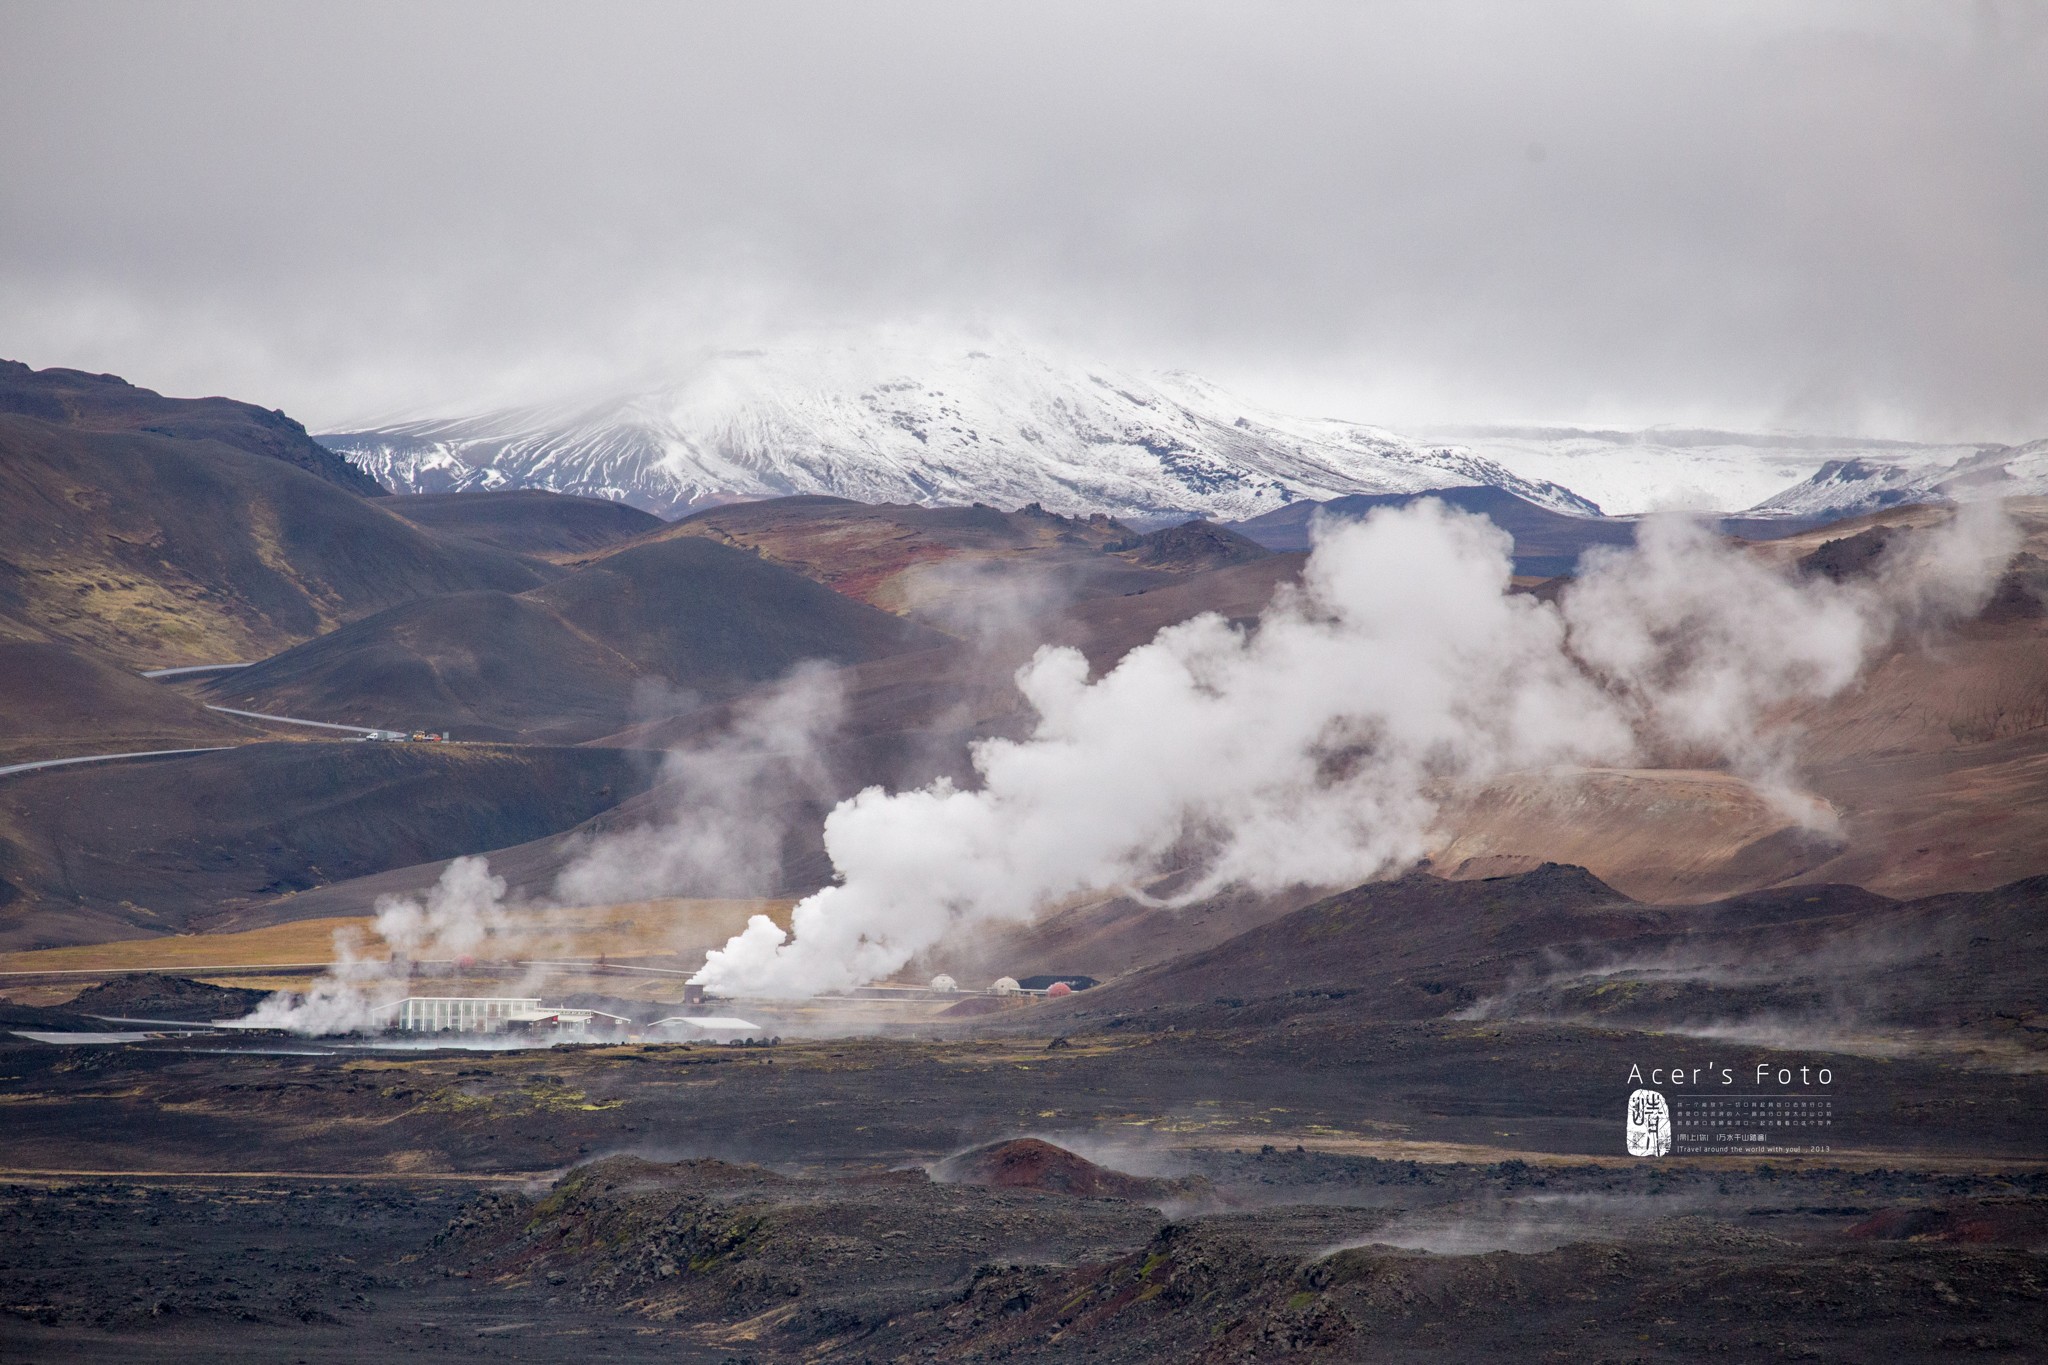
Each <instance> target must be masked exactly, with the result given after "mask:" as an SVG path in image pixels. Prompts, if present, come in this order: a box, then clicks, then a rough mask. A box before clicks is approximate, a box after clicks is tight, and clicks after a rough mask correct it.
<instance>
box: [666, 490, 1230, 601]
mask: <svg viewBox="0 0 2048 1365" xmlns="http://www.w3.org/2000/svg"><path fill="white" fill-rule="evenodd" d="M677 536H703V537H707V538H709V539H712V540H717V541H722V542H724V543H725V544H728V545H737V546H742V547H744V548H746V549H748V550H752V551H754V552H755V553H757V554H759V555H760V556H761V557H762V558H764V559H768V560H771V561H773V562H775V563H778V564H784V565H787V566H788V567H789V568H792V569H794V570H796V571H797V572H798V573H801V574H803V575H805V576H806V577H808V578H811V579H814V580H816V581H817V582H820V583H823V584H825V585H826V586H827V587H830V588H833V589H835V590H836V591H839V592H842V593H845V594H846V595H847V596H849V597H854V598H858V599H859V600H861V601H863V602H869V603H872V604H874V605H875V606H879V607H883V608H886V609H888V610H890V611H898V612H910V613H912V614H917V615H922V616H926V617H930V618H933V619H936V620H942V621H943V620H947V619H951V618H957V617H959V616H962V615H973V614H976V613H978V612H981V611H983V610H985V609H986V604H985V603H984V602H982V601H981V598H982V597H983V596H986V595H987V594H986V592H982V593H978V592H977V591H976V590H977V588H979V589H984V590H986V589H990V588H993V587H995V586H997V585H1001V587H1002V588H1003V589H1004V590H1006V591H1008V592H1010V593H1011V595H1013V596H1015V597H1021V598H1023V599H1025V600H1027V601H1035V602H1040V603H1043V602H1063V601H1067V600H1071V599H1074V598H1087V597H1102V596H1121V595H1124V594H1128V593H1135V592H1144V591H1146V590H1148V589H1151V588H1156V587H1159V586H1162V585H1164V584H1166V583H1170V582H1172V581H1173V580H1174V578H1175V577H1176V576H1178V575H1182V574H1188V573H1199V572H1202V571H1204V570H1207V569H1215V568H1221V567H1224V566H1226V565H1229V564H1237V563H1242V562H1245V561H1246V560H1251V559H1257V558H1260V557H1262V556H1263V554H1264V553H1265V552H1264V551H1263V549H1262V548H1261V547H1259V546H1258V545H1256V544H1254V543H1252V542H1250V541H1248V540H1246V539H1245V538H1243V537H1241V536H1238V535H1236V534H1234V533H1232V532H1230V531H1228V530H1226V529H1224V528H1222V527H1216V526H1211V525H1210V524H1209V523H1207V522H1200V521H1197V522H1190V523H1187V524H1186V525H1184V526H1179V527H1171V528H1166V529H1163V530H1160V531H1155V532H1151V533H1149V534H1146V535H1140V534H1138V533H1137V532H1135V531H1132V530H1131V529H1130V528H1128V527H1126V526H1124V525H1123V524H1122V523H1120V522H1117V521H1114V520H1112V519H1111V518H1109V517H1105V516H1102V515H1101V514H1099V513H1098V514H1096V515H1094V516H1089V517H1067V516H1061V515H1060V514H1058V513H1056V512H1047V511H1045V510H1044V509H1043V508H1041V507H1039V506H1038V505H1036V504H1035V503H1034V504H1032V505H1029V506H1026V507H1023V508H1021V509H1019V510H1017V511H1015V512H1002V511H998V510H997V509H995V508H993V507H987V506H983V505H981V504H979V503H977V504H975V505H974V506H972V507H908V506H879V507H876V506H868V505H866V504H863V503H857V502H850V501H848V500H846V499H845V498H831V497H791V498H775V499H771V500H769V501H766V502H754V503H739V504H735V505H732V506H728V507H715V508H712V509H710V510H709V511H705V512H699V513H697V514H695V515H694V516H689V517H685V518H684V519H683V520H681V521H679V522H676V523H674V525H672V526H668V527H664V528H662V529H660V530H658V531H654V532H651V533H650V538H653V539H670V538H673V537H677ZM1020 583H1024V584H1026V585H1027V586H1025V587H1024V588H1022V589H1021V590H1019V587H1018V585H1019V584H1020Z"/></svg>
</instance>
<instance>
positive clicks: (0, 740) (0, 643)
mask: <svg viewBox="0 0 2048 1365" xmlns="http://www.w3.org/2000/svg"><path fill="white" fill-rule="evenodd" d="M254 738H256V731H255V730H254V729H253V728H252V727H251V726H249V725H247V724H245V723H243V722H241V721H238V720H236V719H234V718H233V717H232V716H224V715H221V714H220V713H218V712H216V711H209V710H207V709H206V708H205V707H204V706H202V705H200V704H199V703H198V702H196V701H194V700H192V699H191V698H190V697H187V696H185V695H183V694H182V693H179V692H175V691H173V690H171V689H170V688H168V687H165V686H163V685H162V684H160V683H154V682H150V681H149V680H147V679H145V678H140V677H137V676H136V675H135V674H134V673H133V672H131V671H130V670H128V669H125V668H121V667H119V666H117V665H116V664H114V663H113V662H111V661H110V660H108V659H106V658H104V657H103V656H101V655H99V654H96V653H94V652H93V651H91V650H86V649H80V648H76V647H73V646H69V645H61V644H56V643H53V642H46V641H35V640H9V639H4V638H0V765H6V764H9V763H27V762H35V761H39V760H41V759H46V758H69V757H71V756H73V755H76V754H100V753H110V752H118V753H138V752H142V751H145V750H151V749H183V748H197V747H200V746H202V745H209V744H237V743H241V742H244V741H246V740H250V739H254Z"/></svg>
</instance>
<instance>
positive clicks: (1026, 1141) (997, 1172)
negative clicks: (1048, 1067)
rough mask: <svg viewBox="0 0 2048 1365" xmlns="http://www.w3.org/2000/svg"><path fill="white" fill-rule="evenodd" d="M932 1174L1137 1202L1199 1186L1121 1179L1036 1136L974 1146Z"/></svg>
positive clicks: (1189, 1191) (1001, 1186) (976, 1182)
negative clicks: (984, 1145)
mask: <svg viewBox="0 0 2048 1365" xmlns="http://www.w3.org/2000/svg"><path fill="white" fill-rule="evenodd" d="M932 1174H933V1175H934V1176H935V1177H937V1178H938V1179H940V1180H944V1181H949V1182H952V1183H955V1184H961V1185H989V1186H993V1187H994V1188H996V1189H1006V1190H1039V1191H1042V1192H1044V1193H1046V1194H1065V1195H1072V1196H1074V1197H1076V1198H1080V1199H1129V1200H1133V1201H1136V1202H1147V1201H1152V1200H1159V1199H1167V1198H1180V1197H1185V1196H1188V1195H1191V1194H1194V1193H1197V1190H1196V1189H1195V1186H1197V1185H1199V1184H1200V1183H1201V1182H1198V1181H1187V1180H1156V1179H1149V1178H1147V1177H1144V1176H1136V1175H1125V1174H1124V1173H1123V1172H1122V1171H1112V1170H1110V1169H1109V1168H1108V1167H1107V1166H1098V1165H1096V1164H1095V1163H1094V1162H1092V1161H1090V1160H1088V1159H1087V1158H1086V1157H1083V1156H1077V1155H1075V1154H1074V1153H1072V1152H1070V1151H1068V1150H1067V1149H1066V1148H1064V1147H1058V1146H1055V1145H1053V1144H1052V1143H1050V1142H1045V1141H1043V1140H1041V1139H1039V1138H1013V1139H1011V1140H1010V1141H1008V1142H992V1143H990V1144H988V1145H987V1146H986V1147H976V1148H974V1149H973V1150H972V1151H967V1152H962V1153H960V1155H958V1156H954V1157H948V1158H947V1159H946V1160H945V1161H943V1162H941V1163H940V1164H939V1166H938V1168H937V1169H936V1170H935V1171H933V1173H932Z"/></svg>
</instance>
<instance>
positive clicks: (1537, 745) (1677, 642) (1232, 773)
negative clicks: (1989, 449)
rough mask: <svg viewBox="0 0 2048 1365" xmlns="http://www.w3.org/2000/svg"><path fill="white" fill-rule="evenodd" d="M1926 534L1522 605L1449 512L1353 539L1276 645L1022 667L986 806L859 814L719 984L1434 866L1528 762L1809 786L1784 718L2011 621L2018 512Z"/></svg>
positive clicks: (1208, 637)
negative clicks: (985, 934)
mask: <svg viewBox="0 0 2048 1365" xmlns="http://www.w3.org/2000/svg"><path fill="white" fill-rule="evenodd" d="M1916 541H1917V553H1914V554H1913V555H1911V556H1910V557H1901V558H1899V559H1898V560H1896V561H1895V562H1890V563H1887V564H1886V565H1885V566H1884V569H1883V572H1881V573H1880V574H1878V575H1877V576H1875V577H1874V578H1872V579H1869V580H1862V581H1857V582H1852V583H1834V582H1829V581H1826V580H1810V581H1802V580H1799V579H1797V578H1795V577H1793V576H1791V575H1789V574H1787V573H1784V572H1780V571H1778V570H1776V569H1773V568H1771V567H1769V566H1768V565H1766V564H1764V563H1762V562H1760V561H1759V560H1758V559H1756V558H1755V557H1753V556H1752V555H1750V554H1748V553H1746V552H1744V551H1742V550H1740V549H1737V548H1734V547H1730V546H1728V545H1726V544H1724V543H1722V542H1721V541H1719V540H1718V539H1717V538H1716V537H1714V536H1712V535H1711V534H1709V533H1708V532H1707V531H1706V530H1704V529H1702V528H1699V527H1697V526H1693V525H1691V524H1689V523H1686V522H1684V521H1678V520H1672V521H1653V522H1651V523H1649V524H1648V525H1646V526H1645V527H1644V528H1643V534H1642V536H1641V541H1640V544H1639V546H1638V547H1637V548H1635V549H1632V550H1627V551H1617V552H1610V553H1606V554H1604V555H1599V556H1594V557H1590V558H1589V562H1588V564H1587V566H1586V570H1585V573H1584V575H1583V577H1582V578H1581V579H1580V581H1579V582H1578V583H1576V584H1575V585H1574V586H1573V587H1572V588H1570V589H1569V590H1568V591H1567V593H1566V594H1565V596H1564V598H1563V600H1562V602H1561V604H1560V605H1558V606H1551V605H1549V604H1547V603H1544V602H1541V601H1538V600H1537V599H1535V598H1533V597H1530V596H1528V595H1525V594H1515V593H1511V592H1510V590H1509V584H1510V577H1509V576H1510V573H1511V571H1512V570H1511V560H1510V552H1511V542H1510V540H1509V538H1508V537H1507V536H1506V535H1505V534H1504V533H1503V532H1501V531H1500V530H1498V529H1497V528H1496V527H1494V526H1493V525H1492V523H1490V522H1488V521H1486V520H1484V519H1481V518H1478V517H1472V516H1466V515H1463V514H1460V513H1457V512H1453V511H1450V510H1448V509H1446V508H1445V507H1444V506H1443V504H1441V503H1439V502H1436V501H1434V500H1424V501H1420V502H1417V503H1414V504H1411V505H1410V506H1408V507H1405V508H1400V509H1383V510H1380V511H1377V512H1375V513H1374V514H1373V515H1372V516H1371V517H1369V518H1368V519H1366V520H1365V521H1363V522H1358V523H1348V524H1338V525H1334V526H1333V525H1329V524H1325V525H1324V526H1322V527H1321V528H1320V531H1319V533H1318V537H1317V543H1316V548H1315V551H1314V553H1313V555H1312V556H1311V557H1310V559H1309V562H1308V564H1307V566H1306V568H1305V570H1304V573H1303V578H1302V582H1301V585H1300V586H1299V588H1296V589H1289V590H1284V591H1282V592H1281V593H1280V594H1279V595H1277V596H1276V598H1275V600H1274V602H1273V604H1272V605H1271V606H1270V607H1269V608H1268V609H1267V610H1266V612H1265V613H1264V614H1263V615H1262V616H1261V618H1260V619H1259V621H1258V622H1257V624H1256V625H1255V626H1254V627H1252V628H1249V629H1240V628H1237V627H1233V626H1232V625H1230V624H1228V623H1227V622H1225V621H1224V620H1222V619H1221V618H1220V617H1217V616H1213V615H1212V616H1203V617H1198V618H1196V619H1194V620H1191V621H1188V622H1185V623H1182V624H1180V625H1177V626H1173V627H1171V628H1169V629H1167V630H1164V631H1161V632H1160V633H1159V635H1158V636H1157V637H1156V638H1154V639H1153V640H1152V641H1151V643H1149V644H1147V645H1144V646H1141V647H1140V648H1138V649H1135V650H1133V651H1132V652H1131V653H1130V654H1129V655H1127V656H1126V657H1125V658H1124V659H1123V660H1122V661H1121V662H1120V663H1119V664H1118V665H1117V666H1116V667H1115V668H1114V669H1112V670H1111V671H1110V672H1109V673H1107V674H1106V675H1104V676H1103V677H1101V678H1099V679H1095V680H1093V681H1091V680H1090V679H1089V677H1088V666H1087V663H1086V661H1085V660H1084V659H1083V658H1082V656H1081V654H1080V653H1079V652H1078V651H1076V650H1073V649H1053V648H1047V649H1042V650H1040V651H1039V652H1038V654H1037V655H1036V657H1034V658H1033V659H1032V661H1031V662H1030V663H1029V664H1028V665H1027V666H1026V667H1025V668H1023V669H1022V670H1021V671H1020V672H1019V674H1018V676H1017V683H1018V686H1019V687H1020V688H1021V689H1022V691H1023V693H1024V695H1025V697H1026V698H1027V700H1029V702H1030V703H1031V705H1032V706H1033V707H1034V708H1035V710H1036V711H1037V714H1038V717H1039V719H1038V723H1037V726H1036V728H1035V730H1034V731H1033V733H1032V734H1031V736H1030V737H1029V738H1027V739H1025V740H1022V741H1009V740H987V741H984V742H982V743H981V744H979V745H977V746H976V748H975V751H974V765H975V769H976V772H977V773H978V774H979V777H980V783H979V785H978V787H976V788H975V789H973V790H962V789H958V788H955V787H954V786H953V785H951V784H950V783H946V782H939V783H935V784H933V785H931V786H929V787H925V788H922V789H919V790H914V791H905V792H898V793H889V792H885V791H883V790H881V789H880V788H871V789H869V790H867V791H864V792H862V793H860V794H859V795H858V796H855V797H853V798H852V799H850V800H848V801H845V802H843V803H841V804H840V805H839V806H838V807H837V808H836V809H835V810H834V811H833V812H832V814H831V815H830V817H829V818H828V819H827V821H826V824H825V846H826V850H827V852H828V853H829V854H830V855H831V858H832V861H833V865H834V866H835V867H836V868H837V870H838V874H839V879H838V882H837V883H836V884H835V885H832V886H829V887H826V888H825V889H824V890H822V891H819V892H817V893H816V894H814V895H812V896H810V897H809V898H808V899H806V900H805V901H803V902H802V903H801V904H799V905H798V906H797V907H796V910H795V913H794V916H793V920H792V926H791V931H790V932H789V933H788V934H785V933H784V932H783V931H782V930H781V929H779V928H777V927H776V926H775V924H773V923H772V922H771V921H770V920H769V919H768V918H767V917H765V916H756V917H755V918H754V919H753V920H752V921H750V923H749V924H748V926H747V928H746V930H745V931H744V932H742V933H740V934H738V935H736V936H734V937H733V938H732V940H731V941H730V942H728V943H727V944H726V946H725V947H724V948H722V949H720V950H718V951H715V952H713V953H711V954H710V955H709V957H708V959H707V960H706V962H705V965H704V967H703V969H702V971H700V972H699V973H698V974H697V976H696V977H695V978H693V979H694V980H696V981H698V982H701V983H703V984H706V985H709V986H712V987H715V988H717V989H719V990H721V991H724V992H728V993H732V994H750V995H766V996H781V997H801V996H807V995H812V994H816V993H818V992H820V991H825V990H831V989H835V988H845V987H851V986H855V985H859V984H862V983H864V982H867V981H870V980H874V979H876V978H878V977H883V976H886V975H888V974H890V973H892V972H894V971H896V970H897V969H899V968H900V967H902V966H903V965H904V964H905V963H907V962H908V961H909V960H910V959H911V958H912V957H914V956H916V955H917V954H918V953H920V952H922V951H924V950H926V949H929V948H931V947H933V946H934V945H936V944H937V943H939V942H940V941H941V940H942V939H943V938H944V937H945V936H946V935H947V934H949V933H950V932H952V931H954V930H955V929H957V928H960V927H963V926H972V925H976V924H980V923H984V922H989V921H1001V920H1022V919H1027V918H1029V917H1030V916H1032V915H1033V914H1035V913H1036V912H1037V911H1039V910H1040V909H1041V908H1043V907H1044V906H1046V905H1048V904H1050V903H1053V902H1055V901H1058V900H1060V899H1062V898H1065V897H1068V896H1072V895H1075V894H1078V893H1081V892H1084V891H1096V890H1102V889H1107V888H1113V887H1119V886H1128V885H1129V884H1131V883H1133V882H1137V881H1140V880H1143V879H1145V878H1148V877H1150V876H1152V875H1154V874H1156V873H1157V872H1159V871H1161V870H1164V869H1166V868H1169V867H1175V866H1188V865H1193V866H1195V867H1196V868H1197V869H1198V872H1199V875H1198V876H1197V877H1196V878H1195V879H1194V881H1193V885H1192V887H1191V888H1190V889H1189V890H1188V891H1186V892H1185V893H1184V896H1185V897H1187V898H1193V897H1197V896H1201V895H1206V894H1209V893H1211V892H1213V891H1215V890H1217V889H1220V888H1222V887H1224V886H1232V885H1235V886H1243V887H1248V888H1250V889H1253V890H1278V889H1282V888H1286V887H1289V886H1299V885H1312V886H1313V885H1324V886H1337V885H1350V884H1354V883H1357V882H1361V881H1366V880H1369V879H1372V878H1374V877H1378V876H1383V875H1386V874H1388V873H1390V872H1393V871H1397V870H1399V869H1402V868H1405V867H1407V866H1409V865H1411V864H1412V863H1414V861H1415V860H1416V859H1417V858H1418V857H1420V856H1421V854H1422V853H1423V852H1424V850H1425V849H1426V848H1427V847H1429V845H1430V842H1431V835H1432V827H1433V825H1434V823H1435V822H1436V820H1437V817H1438V811H1439V806H1440V803H1441V801H1442V800H1443V798H1444V797H1445V796H1446V795H1447V794H1448V793H1449V792H1450V791H1451V790H1452V789H1454V788H1455V787H1457V786H1460V785H1462V784H1466V783H1471V782H1475V781H1483V780H1486V779H1488V778H1491V777H1495V776H1498V775H1500V774H1503V773H1506V772H1510V771H1514V770H1517V769H1522V768H1529V767H1536V766H1541V765H1546V764H1555V763H1578V764H1623V763H1629V762H1632V761H1638V760H1640V759H1641V758H1642V757H1643V756H1644V755H1645V754H1652V755H1670V754H1674V753H1678V754H1683V755H1684V756H1685V758H1686V759H1687V761H1692V762H1699V761H1708V762H1715V763H1719V764H1722V765H1725V766H1728V767H1731V768H1733V769H1734V770H1736V771H1738V772H1741V773H1743V774H1744V775H1746V776H1751V777H1754V778H1757V779H1760V780H1762V781H1764V782H1765V783H1766V785H1767V786H1769V785H1770V784H1773V783H1775V784H1779V785H1781V786H1784V785H1787V784H1789V783H1790V781H1791V778H1792V774H1791V768H1790V749H1789V747H1788V741H1787V738H1786V736H1785V735H1783V734H1782V733H1780V732H1777V731H1775V730H1774V729H1773V726H1772V724H1771V718H1772V715H1773V712H1774V711H1775V710H1777V709H1778V708H1781V707H1782V706H1783V705H1784V704H1786V703H1790V702H1794V701H1798V700H1803V699H1819V698H1825V697H1829V696H1832V695H1835V694H1836V693H1839V692H1840V691H1842V690H1843V689H1844V688H1846V687H1848V686H1849V685H1850V684H1851V683H1853V682H1854V680H1855V679H1856V677H1857V675H1858V673H1859V672H1860V670H1861V669H1862V667H1863V666H1864V664H1865V663H1866V662H1867V661H1868V660H1869V659H1870V657H1871V656H1872V654H1873V653H1874V652H1875V651H1876V650H1877V649H1879V648H1880V647H1881V646H1882V645H1883V644H1884V643H1885V642H1886V641H1888V640H1890V639H1891V638H1893V636H1894V635H1896V634H1897V633H1898V631H1899V630H1900V629H1901V628H1904V627H1909V626H1915V627H1917V626H1927V625H1932V624H1936V623H1938V622H1939V621H1941V620H1942V619H1945V618H1952V617H1954V616H1955V615H1957V614H1961V613H1967V612H1971V611H1974V610H1975V609H1977V608H1978V607H1981V606H1982V604H1983V602H1984V601H1985V600H1986V598H1987V597H1988V594H1989V593H1990V591H1991V588H1992V586H1993V583H1994V581H1995V578H1996V575H1997V574H1998V572H1999V571H2000V570H2001V569H2002V567H2003V566H2004V565H2005V563H2006V562H2007V561H2008V560H2009V558H2010V557H2011V554H2012V552H2013V550H2014V548H2015V544H2016V541H2015V535H2014V532H2013V531H2012V529H2011V527H2010V526H2009V524H2008V523H2007V522H2006V521H2005V520H2004V518H2003V516H2002V514H2001V513H2000V512H1998V511H1997V509H1996V508H1990V507H1979V508H1971V509H1966V510H1965V511H1963V512H1961V513H1959V514H1958V515H1957V516H1955V517H1954V518H1952V519H1951V520H1950V521H1949V522H1948V523H1947V524H1946V525H1945V526H1943V527H1942V528H1940V529H1938V530H1936V531H1932V532H1929V533H1926V534H1924V535H1921V536H1919V537H1916ZM1888 558H1889V557H1888ZM1800 808H1801V809H1807V808H1810V807H1806V806H1801V807H1800Z"/></svg>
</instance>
